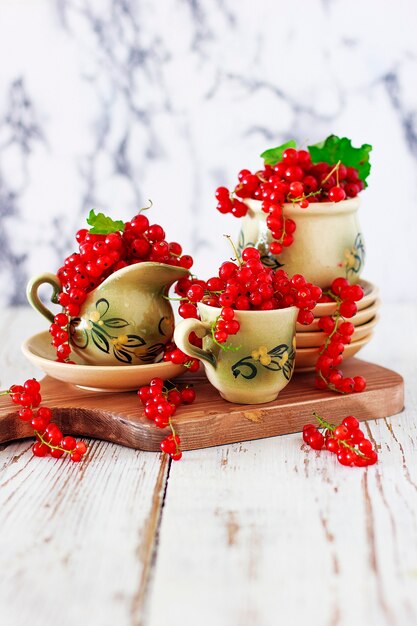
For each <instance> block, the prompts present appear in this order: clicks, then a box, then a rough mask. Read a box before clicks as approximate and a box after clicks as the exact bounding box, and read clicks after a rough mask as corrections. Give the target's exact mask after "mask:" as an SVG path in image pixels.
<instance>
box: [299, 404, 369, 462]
mask: <svg viewBox="0 0 417 626" xmlns="http://www.w3.org/2000/svg"><path fill="white" fill-rule="evenodd" d="M314 416H315V418H316V419H317V421H318V424H319V428H320V429H323V431H324V434H323V433H322V432H320V430H319V428H317V426H315V425H314V424H306V425H305V426H304V428H303V440H304V441H305V443H307V444H308V445H309V446H310V447H311V448H313V449H314V450H322V449H323V448H325V449H326V450H329V452H333V453H334V454H336V455H337V460H338V461H339V463H340V464H341V465H347V466H350V467H352V466H356V467H366V466H367V465H374V464H375V463H376V462H377V460H378V454H377V452H376V451H375V450H374V447H373V445H372V443H371V442H370V441H369V439H366V438H365V435H364V434H363V432H362V430H361V429H360V428H359V422H358V420H357V419H356V417H353V415H348V416H347V417H345V418H344V420H343V421H342V423H341V424H339V426H334V424H329V423H328V422H327V421H325V420H324V419H323V418H322V417H320V415H318V414H317V413H314Z"/></svg>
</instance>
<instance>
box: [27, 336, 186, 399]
mask: <svg viewBox="0 0 417 626" xmlns="http://www.w3.org/2000/svg"><path fill="white" fill-rule="evenodd" d="M50 340H51V338H50V334H49V333H48V332H47V331H45V332H43V333H38V334H36V335H33V336H32V337H29V339H26V341H25V342H24V343H23V344H22V351H23V354H24V355H25V356H26V357H27V358H28V359H29V361H30V362H31V363H33V365H36V366H37V367H39V368H40V369H41V370H42V371H43V372H45V374H48V376H51V377H52V378H56V379H57V380H62V381H63V382H66V383H71V384H73V385H77V386H78V387H83V388H85V389H93V390H96V391H113V392H114V391H131V390H136V389H138V388H139V387H140V386H141V385H146V384H148V383H149V381H150V380H151V379H152V378H155V377H156V376H160V377H161V378H164V379H166V378H175V376H179V375H180V374H183V373H184V372H185V371H186V369H185V368H184V367H183V366H182V365H174V364H173V363H165V362H161V363H151V364H150V365H125V366H123V365H85V364H84V363H83V362H82V360H81V359H80V357H78V356H77V355H75V356H74V357H73V359H74V361H76V364H75V365H71V364H68V363H57V362H56V361H55V360H54V359H55V354H54V350H53V348H52V346H51V341H50Z"/></svg>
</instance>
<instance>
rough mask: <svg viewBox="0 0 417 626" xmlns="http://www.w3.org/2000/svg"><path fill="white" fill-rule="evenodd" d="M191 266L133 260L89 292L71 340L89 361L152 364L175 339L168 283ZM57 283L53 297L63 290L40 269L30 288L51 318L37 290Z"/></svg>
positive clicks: (34, 299)
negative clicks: (185, 267) (45, 285)
mask: <svg viewBox="0 0 417 626" xmlns="http://www.w3.org/2000/svg"><path fill="white" fill-rule="evenodd" d="M188 274H189V272H188V270H186V269H183V268H182V267H173V266H172V265H165V264H164V263H152V262H143V263H136V264H134V265H129V266H128V267H124V268H123V269H120V270H118V271H117V272H114V273H113V274H111V275H110V276H109V277H108V278H106V279H105V280H104V281H103V282H102V283H101V285H99V286H98V287H96V288H95V289H94V290H93V291H91V292H90V293H89V294H88V296H87V298H86V300H85V301H84V303H83V304H82V306H81V311H80V314H79V315H78V316H77V317H74V318H72V319H71V320H70V325H69V332H70V345H71V349H72V350H74V352H76V353H77V354H78V355H79V356H81V357H82V359H83V361H84V362H85V363H86V364H88V365H141V364H146V363H153V362H154V361H155V359H156V358H157V357H158V355H160V354H161V353H162V351H163V349H164V346H165V344H166V343H168V341H171V339H172V335H173V332H174V313H173V311H172V307H171V303H170V302H169V300H168V299H167V298H166V296H167V294H168V291H169V288H170V286H171V285H172V284H173V283H174V282H175V281H177V280H179V279H180V278H182V277H184V276H187V275H188ZM43 283H48V284H50V285H51V286H52V287H53V290H54V291H53V295H52V302H56V296H57V294H58V293H59V291H60V290H61V286H60V283H59V279H58V278H57V276H55V275H54V274H47V273H46V274H41V275H40V276H37V277H35V278H33V279H32V280H31V281H30V282H29V284H28V287H27V298H28V300H29V302H30V304H31V305H32V306H33V308H34V309H36V310H37V311H39V312H40V313H41V314H42V315H44V316H45V317H46V318H47V320H48V321H49V322H53V319H54V314H53V313H52V312H51V311H50V310H49V309H48V308H47V307H46V306H45V305H44V304H43V303H42V302H41V300H40V299H39V295H38V289H39V287H40V286H41V285H42V284H43Z"/></svg>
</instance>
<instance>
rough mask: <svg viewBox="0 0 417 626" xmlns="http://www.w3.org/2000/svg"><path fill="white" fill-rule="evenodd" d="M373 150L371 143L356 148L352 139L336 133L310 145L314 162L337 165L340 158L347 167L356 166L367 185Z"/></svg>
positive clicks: (309, 148) (309, 149)
mask: <svg viewBox="0 0 417 626" xmlns="http://www.w3.org/2000/svg"><path fill="white" fill-rule="evenodd" d="M371 150H372V146H371V145H370V144H367V143H364V144H363V145H362V146H361V147H360V148H354V147H353V146H352V142H351V140H350V139H348V138H347V137H337V136H336V135H330V136H329V137H327V139H325V140H324V141H322V142H321V143H317V144H315V145H313V146H308V151H309V153H310V155H311V160H312V161H313V163H319V162H320V161H324V162H325V163H329V165H335V164H336V163H337V162H338V161H339V160H340V161H341V162H342V163H343V165H346V166H347V167H355V168H356V169H357V170H358V173H359V178H360V179H361V180H363V181H364V183H365V185H367V183H366V179H367V178H368V176H369V174H370V171H371V164H370V162H369V153H370V152H371Z"/></svg>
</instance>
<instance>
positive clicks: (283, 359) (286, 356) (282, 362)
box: [278, 351, 288, 367]
mask: <svg viewBox="0 0 417 626" xmlns="http://www.w3.org/2000/svg"><path fill="white" fill-rule="evenodd" d="M287 361H288V352H287V351H285V352H284V354H283V355H282V357H281V358H280V360H279V361H278V363H279V364H280V365H281V367H282V366H283V365H285V363H286V362H287Z"/></svg>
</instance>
